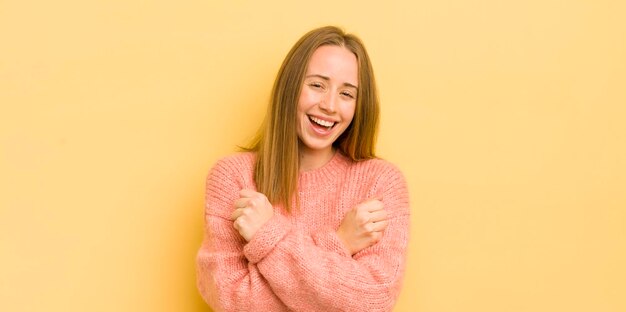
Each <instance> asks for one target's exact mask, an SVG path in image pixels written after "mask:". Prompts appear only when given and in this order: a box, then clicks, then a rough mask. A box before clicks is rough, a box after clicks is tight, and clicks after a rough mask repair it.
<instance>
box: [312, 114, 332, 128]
mask: <svg viewBox="0 0 626 312" xmlns="http://www.w3.org/2000/svg"><path fill="white" fill-rule="evenodd" d="M309 118H310V119H311V120H312V121H314V122H315V123H316V124H318V125H320V126H322V127H327V128H330V127H332V126H333V125H335V123H334V122H332V121H326V120H321V119H319V118H315V117H313V116H309Z"/></svg>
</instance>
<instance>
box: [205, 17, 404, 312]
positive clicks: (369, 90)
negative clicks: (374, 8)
mask: <svg viewBox="0 0 626 312" xmlns="http://www.w3.org/2000/svg"><path fill="white" fill-rule="evenodd" d="M378 110H379V109H378V96H377V91H376V86H375V82H374V75H373V71H372V66H371V64H370V60H369V57H368V55H367V53H366V51H365V48H364V47H363V44H362V43H361V41H360V40H359V39H358V38H356V37H355V36H353V35H350V34H345V33H344V32H343V31H342V30H340V29H338V28H336V27H323V28H319V29H315V30H313V31H311V32H309V33H307V34H306V35H304V36H303V37H302V38H301V39H300V40H299V41H298V42H297V43H296V44H295V46H294V47H293V48H292V49H291V51H290V52H289V54H288V55H287V57H286V58H285V60H284V62H283V64H282V66H281V68H280V71H279V73H278V77H277V79H276V82H275V84H274V87H273V91H272V97H271V101H270V106H269V109H268V114H267V116H266V119H265V122H264V125H263V126H262V128H261V130H260V131H259V135H258V136H257V139H256V140H255V141H254V143H253V144H252V146H251V147H250V148H249V149H248V151H247V152H243V153H239V154H236V155H234V156H230V157H227V158H224V159H222V160H220V161H218V163H217V164H216V165H215V166H214V167H213V168H212V169H211V171H210V173H209V175H208V178H207V189H206V209H205V219H206V232H205V238H204V241H203V243H202V247H201V248H200V250H199V252H198V256H197V262H198V263H197V264H198V265H197V269H198V288H199V290H200V293H201V294H202V296H203V298H204V299H205V301H207V302H208V303H209V304H210V305H211V306H212V307H213V309H215V310H216V311H222V310H225V311H390V310H392V308H393V305H394V303H395V300H396V298H397V295H398V293H399V291H400V284H401V280H402V276H403V273H404V264H405V255H406V247H407V241H408V227H409V203H408V193H407V188H406V184H405V181H404V178H403V176H402V174H401V173H400V172H399V171H398V169H397V168H396V167H394V166H393V165H391V164H390V163H388V162H386V161H384V160H381V159H378V158H376V157H375V155H374V144H375V139H376V131H377V125H378Z"/></svg>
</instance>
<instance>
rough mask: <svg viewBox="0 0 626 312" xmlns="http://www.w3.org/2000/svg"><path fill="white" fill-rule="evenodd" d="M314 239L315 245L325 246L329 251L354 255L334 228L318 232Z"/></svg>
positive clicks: (348, 255) (343, 254) (349, 255)
mask: <svg viewBox="0 0 626 312" xmlns="http://www.w3.org/2000/svg"><path fill="white" fill-rule="evenodd" d="M312 237H313V241H314V242H315V245H317V246H319V247H321V248H324V249H325V250H328V251H334V252H336V253H338V254H340V255H342V256H346V257H352V255H351V254H350V250H348V248H346V245H344V243H343V242H342V241H341V239H340V238H339V236H338V235H337V232H335V231H333V230H328V231H323V232H317V233H315V234H313V236H312Z"/></svg>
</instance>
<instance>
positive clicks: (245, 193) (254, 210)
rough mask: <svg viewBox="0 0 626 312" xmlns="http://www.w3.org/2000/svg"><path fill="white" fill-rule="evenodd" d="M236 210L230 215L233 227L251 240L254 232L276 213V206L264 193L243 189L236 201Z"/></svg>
mask: <svg viewBox="0 0 626 312" xmlns="http://www.w3.org/2000/svg"><path fill="white" fill-rule="evenodd" d="M234 208H235V211H233V214H232V215H231V216H230V219H231V220H233V227H234V228H235V229H236V230H237V231H239V234H241V236H242V237H243V238H244V239H245V240H246V241H248V242H249V241H250V240H251V239H252V237H253V236H254V234H255V233H256V232H257V231H258V230H259V229H260V228H261V227H262V226H263V224H265V222H267V221H268V220H269V219H270V218H272V216H273V215H274V207H272V204H271V203H270V202H269V200H267V197H265V195H263V194H262V193H259V192H255V191H253V190H248V189H243V190H241V191H240V192H239V199H237V200H235V203H234Z"/></svg>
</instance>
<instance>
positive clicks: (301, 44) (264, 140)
mask: <svg viewBox="0 0 626 312" xmlns="http://www.w3.org/2000/svg"><path fill="white" fill-rule="evenodd" d="M323 45H336V46H341V47H345V48H346V49H348V50H349V51H351V52H352V53H354V55H355V56H356V58H357V64H358V85H359V88H358V94H357V100H356V108H355V112H354V117H353V119H352V122H351V124H350V125H349V126H348V128H347V129H346V130H345V131H344V133H342V135H341V136H339V138H337V140H336V141H335V142H334V143H333V146H334V147H335V148H337V149H339V151H340V152H341V153H343V154H344V155H346V156H347V157H348V158H350V159H352V160H353V161H360V160H365V159H371V158H375V157H376V156H375V153H374V152H375V151H374V150H375V144H376V136H377V132H378V115H379V100H378V91H377V89H376V83H375V80H374V72H373V69H372V65H371V62H370V59H369V56H368V54H367V51H366V50H365V47H364V45H363V43H362V42H361V40H360V39H359V38H357V37H356V36H354V35H352V34H347V33H345V32H344V31H343V30H341V29H340V28H337V27H334V26H326V27H321V28H317V29H314V30H312V31H310V32H308V33H307V34H305V35H304V36H303V37H302V38H300V40H298V42H297V43H296V44H295V45H294V46H293V47H292V48H291V50H290V51H289V53H288V54H287V57H285V60H284V61H283V63H282V65H281V67H280V70H279V71H278V75H277V77H276V81H275V82H274V87H273V88H272V94H271V98H270V103H269V106H268V110H267V115H266V116H265V121H264V122H263V125H262V126H261V128H260V129H259V131H258V133H257V135H256V137H255V139H254V140H253V141H252V143H251V144H250V146H249V147H245V148H244V149H245V150H248V151H254V152H256V154H257V161H256V165H255V172H254V180H255V182H256V185H257V190H258V191H259V192H261V193H263V194H265V196H267V198H268V199H269V201H270V202H271V203H272V204H280V203H282V204H283V205H284V207H285V209H287V210H288V211H290V209H291V207H292V200H294V201H295V203H296V205H298V204H297V203H298V195H297V192H296V190H297V187H298V185H297V183H298V172H299V157H298V156H299V150H298V134H297V130H296V126H297V125H296V118H297V116H296V112H297V106H298V98H299V96H300V92H301V90H302V85H303V83H304V78H305V74H306V70H307V66H308V64H309V60H310V59H311V55H313V52H315V50H317V48H319V47H320V46H323Z"/></svg>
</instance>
